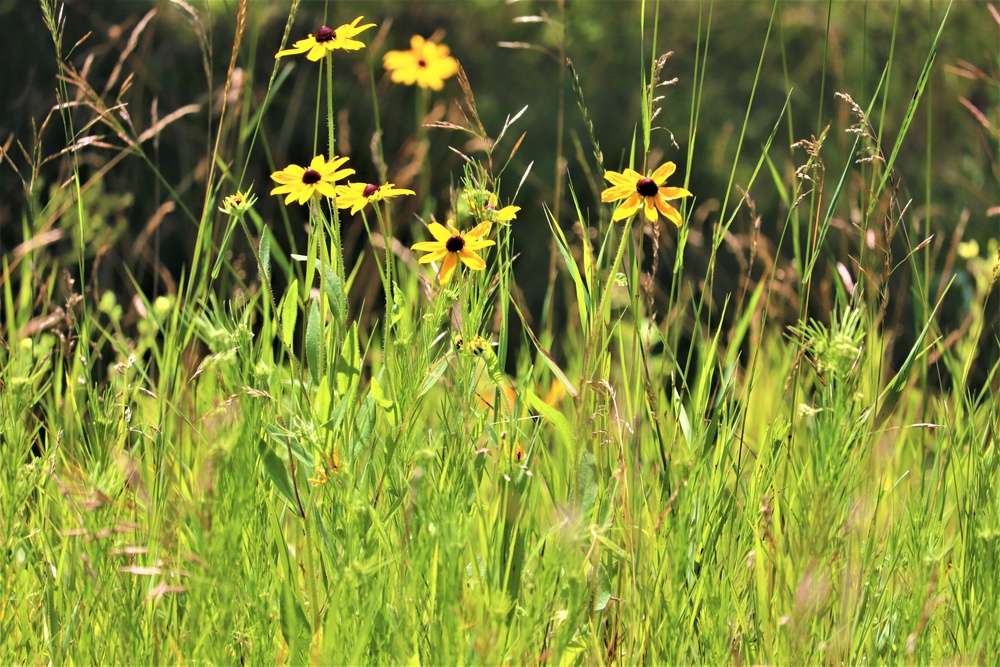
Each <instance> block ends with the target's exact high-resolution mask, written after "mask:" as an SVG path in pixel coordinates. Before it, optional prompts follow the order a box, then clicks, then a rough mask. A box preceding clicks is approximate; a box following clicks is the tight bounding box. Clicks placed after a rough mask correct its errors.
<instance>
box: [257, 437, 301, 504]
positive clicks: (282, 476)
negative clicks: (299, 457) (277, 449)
mask: <svg viewBox="0 0 1000 667" xmlns="http://www.w3.org/2000/svg"><path fill="white" fill-rule="evenodd" d="M261 461H262V463H263V464H264V474H265V475H267V477H268V478H269V479H270V480H271V482H272V483H273V484H274V488H276V489H277V490H278V493H280V494H281V495H282V496H284V498H285V500H286V501H288V504H289V506H291V507H298V503H297V502H296V500H295V490H294V489H293V488H292V479H291V477H289V476H288V468H287V467H286V465H285V462H284V461H282V460H281V457H279V456H278V455H277V454H275V453H274V451H273V450H272V449H271V448H270V447H267V446H265V447H264V452H263V454H262V455H261Z"/></svg>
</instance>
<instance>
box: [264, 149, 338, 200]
mask: <svg viewBox="0 0 1000 667" xmlns="http://www.w3.org/2000/svg"><path fill="white" fill-rule="evenodd" d="M345 162H347V158H346V157H337V156H336V155H334V156H333V159H332V160H330V161H329V162H327V161H326V160H325V159H324V158H323V156H322V155H317V156H316V157H314V158H313V159H312V162H310V163H309V166H308V167H300V166H299V165H297V164H290V165H288V166H287V167H285V168H284V169H282V170H281V171H276V172H274V173H273V174H271V180H273V181H275V182H277V183H280V185H278V187H276V188H274V189H273V190H271V194H272V195H288V196H287V197H285V203H286V204H289V203H291V202H293V201H295V200H298V202H299V203H300V204H305V203H306V202H307V201H309V199H310V198H311V197H312V196H313V194H315V193H317V192H318V193H320V194H321V195H324V196H326V197H331V198H332V197H336V196H337V193H336V191H335V190H334V188H333V184H334V183H335V182H337V181H339V180H340V179H342V178H347V177H348V176H350V175H351V174H353V173H354V170H353V169H340V171H337V170H338V169H339V168H340V167H341V166H343V165H344V163H345Z"/></svg>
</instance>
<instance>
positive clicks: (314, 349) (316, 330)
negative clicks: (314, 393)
mask: <svg viewBox="0 0 1000 667" xmlns="http://www.w3.org/2000/svg"><path fill="white" fill-rule="evenodd" d="M322 328H323V327H322V325H321V323H320V319H319V304H317V303H316V299H312V300H311V301H310V302H309V319H308V320H307V323H306V360H307V361H308V362H309V375H310V376H312V381H313V382H314V383H318V382H319V378H320V365H321V364H322V363H323V360H322V354H320V330H321V329H322Z"/></svg>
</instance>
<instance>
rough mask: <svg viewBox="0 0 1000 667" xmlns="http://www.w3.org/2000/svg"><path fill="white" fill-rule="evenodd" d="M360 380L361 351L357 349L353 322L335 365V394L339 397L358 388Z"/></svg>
mask: <svg viewBox="0 0 1000 667" xmlns="http://www.w3.org/2000/svg"><path fill="white" fill-rule="evenodd" d="M360 381H361V352H360V350H359V349H358V325H357V323H356V322H355V323H354V324H352V325H351V328H350V329H349V330H348V332H347V336H346V337H345V338H344V346H343V348H342V349H341V351H340V364H338V366H337V394H338V395H339V396H341V397H343V396H348V395H351V394H353V393H354V392H356V391H357V390H358V384H359V383H360Z"/></svg>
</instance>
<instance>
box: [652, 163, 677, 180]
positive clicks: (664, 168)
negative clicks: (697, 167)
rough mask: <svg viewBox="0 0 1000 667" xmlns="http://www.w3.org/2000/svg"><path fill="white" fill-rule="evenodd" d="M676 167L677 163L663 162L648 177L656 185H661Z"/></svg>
mask: <svg viewBox="0 0 1000 667" xmlns="http://www.w3.org/2000/svg"><path fill="white" fill-rule="evenodd" d="M676 169H677V165H676V164H674V163H673V162H664V163H663V164H661V165H660V166H659V167H657V168H656V171H654V172H653V175H652V176H650V178H651V179H652V180H653V182H654V183H656V184H657V185H663V181H665V180H667V179H668V178H670V175H671V174H673V173H674V171H675V170H676Z"/></svg>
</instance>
